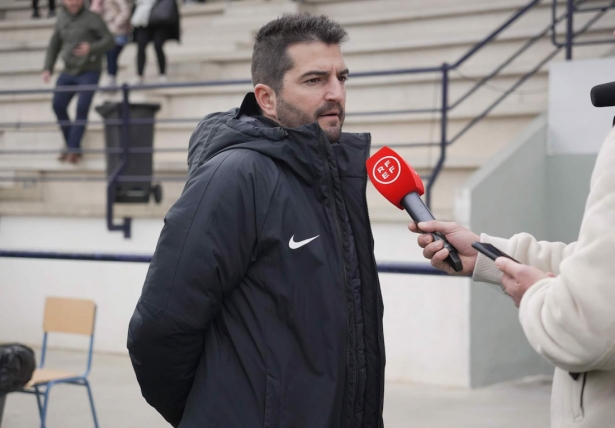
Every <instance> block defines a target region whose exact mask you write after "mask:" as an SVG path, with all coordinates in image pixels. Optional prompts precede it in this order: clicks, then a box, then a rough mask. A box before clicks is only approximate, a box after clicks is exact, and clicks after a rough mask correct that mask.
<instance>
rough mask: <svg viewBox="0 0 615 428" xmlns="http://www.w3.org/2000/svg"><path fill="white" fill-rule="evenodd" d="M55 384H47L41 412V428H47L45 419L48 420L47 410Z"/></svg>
mask: <svg viewBox="0 0 615 428" xmlns="http://www.w3.org/2000/svg"><path fill="white" fill-rule="evenodd" d="M52 386H53V383H49V384H47V388H45V400H44V401H43V409H42V410H41V428H45V419H46V418H47V409H48V407H49V391H51V387H52Z"/></svg>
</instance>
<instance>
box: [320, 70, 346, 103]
mask: <svg viewBox="0 0 615 428" xmlns="http://www.w3.org/2000/svg"><path fill="white" fill-rule="evenodd" d="M325 98H326V101H336V102H338V103H343V102H344V100H345V98H346V90H345V89H344V85H343V83H342V82H340V80H339V79H338V78H337V76H335V77H333V78H332V79H331V80H330V82H329V85H327V92H326V93H325Z"/></svg>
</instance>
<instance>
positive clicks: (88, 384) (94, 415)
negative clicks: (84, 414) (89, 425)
mask: <svg viewBox="0 0 615 428" xmlns="http://www.w3.org/2000/svg"><path fill="white" fill-rule="evenodd" d="M84 382H85V387H86V388H87V390H88V397H90V406H92V417H93V418H94V426H95V427H96V428H98V419H97V418H96V409H94V399H93V398H92V390H91V389H90V382H88V380H87V379H84Z"/></svg>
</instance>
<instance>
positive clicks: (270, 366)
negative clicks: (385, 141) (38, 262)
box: [128, 94, 385, 428]
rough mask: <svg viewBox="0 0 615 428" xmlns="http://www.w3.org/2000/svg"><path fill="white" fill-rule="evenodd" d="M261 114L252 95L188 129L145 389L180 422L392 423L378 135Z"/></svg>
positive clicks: (144, 312) (156, 283)
mask: <svg viewBox="0 0 615 428" xmlns="http://www.w3.org/2000/svg"><path fill="white" fill-rule="evenodd" d="M257 114H259V112H258V111H257V106H256V102H255V99H254V96H253V94H248V95H247V96H246V99H245V100H244V103H243V104H242V107H241V109H239V110H237V109H235V110H231V111H229V112H227V113H218V114H214V115H211V116H208V117H206V118H205V119H204V120H203V121H202V122H201V123H200V124H199V125H198V127H197V129H196V130H195V132H194V134H193V136H192V138H191V141H190V154H189V167H190V172H189V179H188V182H187V184H186V187H185V189H184V191H183V193H182V196H181V197H180V198H179V199H178V201H177V202H176V204H175V205H174V206H173V207H172V208H171V210H170V211H169V213H168V214H167V216H166V218H165V226H164V228H163V230H162V233H161V236H160V239H159V241H158V246H157V248H156V252H155V254H154V259H153V261H152V263H151V265H150V268H149V272H148V274H147V278H146V280H145V285H144V287H143V294H142V296H141V299H140V300H139V302H138V304H137V308H136V309H135V313H134V315H133V317H132V320H131V322H130V328H129V333H128V349H129V351H130V356H131V359H132V363H133V366H134V369H135V372H136V374H137V378H138V380H139V383H140V385H141V390H142V393H143V396H144V397H145V398H146V400H147V401H148V402H149V403H150V404H151V405H152V406H154V407H155V408H156V409H157V410H158V411H159V412H160V413H161V414H162V416H164V418H165V419H166V420H167V421H169V422H170V423H171V424H172V425H173V426H179V427H181V428H193V427H194V428H196V427H198V428H204V427H216V428H230V427H238V428H239V427H261V428H262V427H285V428H302V427H305V428H325V427H332V428H333V427H335V428H337V427H354V428H359V427H365V428H368V427H369V428H377V427H381V426H382V401H383V395H384V364H385V357H384V341H383V333H382V311H383V308H382V296H381V293H380V286H379V283H378V276H377V273H376V265H375V261H374V257H373V239H372V235H371V229H370V224H369V218H368V213H367V204H366V199H365V188H366V183H367V176H366V172H365V159H366V158H367V156H368V155H369V135H368V134H343V135H342V138H341V139H340V141H339V143H335V144H330V143H329V142H328V141H327V139H326V137H325V135H324V133H323V132H322V130H321V129H320V127H319V126H318V124H317V123H313V124H311V125H307V126H304V127H301V128H298V129H284V128H280V127H278V126H277V125H275V124H274V123H268V122H269V121H268V120H266V119H260V120H258V119H255V118H254V116H255V115H257ZM308 240H309V241H308Z"/></svg>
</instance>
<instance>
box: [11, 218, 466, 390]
mask: <svg viewBox="0 0 615 428" xmlns="http://www.w3.org/2000/svg"><path fill="white" fill-rule="evenodd" d="M161 228H162V221H161V220H133V238H132V239H130V240H125V239H124V238H123V237H122V234H121V233H119V232H113V233H110V232H108V231H107V230H106V227H105V222H104V220H103V219H98V218H89V219H84V218H40V217H3V218H1V219H0V248H2V249H28V250H53V251H80V252H121V253H138V254H151V253H153V251H154V249H155V245H156V241H157V240H158V236H159V234H160V229H161ZM373 229H374V234H375V241H376V257H377V259H378V260H381V261H384V260H387V261H411V260H412V261H419V260H420V261H422V256H421V252H420V248H419V247H418V246H417V244H416V239H415V237H414V236H412V235H411V234H410V232H408V230H407V228H406V224H404V223H389V224H375V225H374V226H373ZM146 272H147V264H145V263H115V262H113V263H111V262H84V261H62V260H36V259H10V258H4V259H3V258H0V342H3V341H19V342H23V343H28V344H39V343H40V342H41V340H42V331H41V326H42V315H43V305H44V299H45V297H46V296H49V295H54V296H71V297H80V298H89V299H93V300H94V301H95V302H96V303H97V305H98V316H97V327H96V339H95V346H96V349H97V350H98V351H109V352H126V351H125V343H126V332H127V326H128V322H129V320H130V317H131V315H132V311H133V309H134V306H135V304H136V302H137V299H138V297H139V295H140V292H141V287H142V285H143V281H144V278H145V274H146ZM381 282H382V291H383V296H384V304H385V320H384V327H385V340H386V350H387V371H386V376H387V379H388V380H392V381H412V382H421V383H429V384H438V385H447V386H467V385H468V384H469V380H468V347H469V345H468V330H469V329H468V322H469V321H468V320H469V318H468V309H467V308H468V287H467V285H466V284H465V282H464V280H461V279H454V278H447V277H425V276H416V275H393V274H384V275H381ZM54 337H55V338H56V339H55V340H53V341H51V342H50V346H61V347H70V348H85V346H86V341H85V340H74V338H73V337H71V336H64V337H57V336H54Z"/></svg>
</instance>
